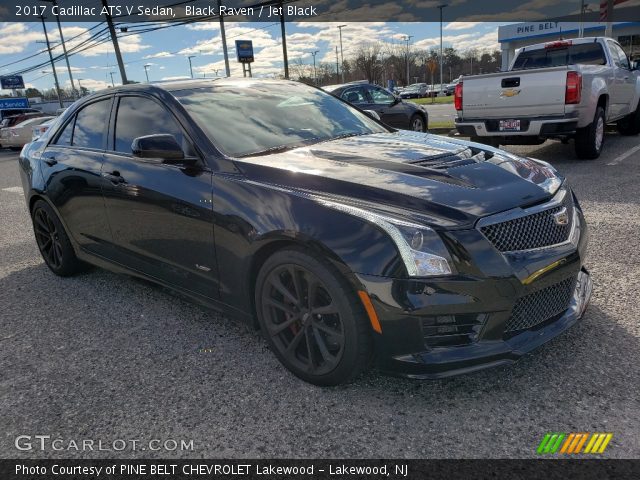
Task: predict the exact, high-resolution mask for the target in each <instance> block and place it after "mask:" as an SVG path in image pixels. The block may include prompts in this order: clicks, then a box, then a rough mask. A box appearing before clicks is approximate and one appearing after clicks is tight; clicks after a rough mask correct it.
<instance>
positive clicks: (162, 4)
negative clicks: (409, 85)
mask: <svg viewBox="0 0 640 480" xmlns="http://www.w3.org/2000/svg"><path fill="white" fill-rule="evenodd" d="M601 1H602V4H601ZM609 3H610V4H611V5H615V6H614V7H613V8H612V9H611V11H609V9H608V8H607V6H608V4H609ZM440 6H442V8H439V7H440ZM581 7H582V10H583V12H582V14H581V13H580V10H581ZM441 10H442V12H441ZM441 13H442V17H443V20H444V21H446V22H454V21H472V22H530V21H565V22H571V21H575V22H580V21H584V22H600V21H624V22H634V21H635V22H637V21H640V5H638V2H637V1H636V0H615V1H613V0H612V1H610V2H608V1H607V0H584V2H582V1H580V0H564V1H557V2H549V1H540V0H511V1H507V0H482V1H480V0H396V1H389V0H57V1H56V2H55V3H54V2H53V1H46V2H45V1H34V0H3V1H2V3H1V5H0V21H1V22H39V21H41V17H45V20H46V21H54V20H55V19H56V16H57V17H58V18H59V19H60V21H62V22H97V21H102V20H104V19H105V15H107V14H109V15H111V16H112V18H113V20H114V21H116V22H122V23H137V22H182V23H185V22H186V23H189V22H202V21H217V20H218V19H219V17H220V16H221V15H222V16H224V17H225V18H226V19H228V20H230V21H247V22H273V21H278V20H279V19H280V16H281V15H282V16H284V18H285V20H286V21H295V22H344V21H349V22H438V21H440V14H441Z"/></svg>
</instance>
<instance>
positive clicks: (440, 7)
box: [438, 4, 447, 95]
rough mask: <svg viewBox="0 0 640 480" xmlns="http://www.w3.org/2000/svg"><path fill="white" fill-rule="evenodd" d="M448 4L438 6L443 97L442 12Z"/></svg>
mask: <svg viewBox="0 0 640 480" xmlns="http://www.w3.org/2000/svg"><path fill="white" fill-rule="evenodd" d="M446 6H447V5H446V4H442V5H438V9H439V10H440V95H442V67H443V64H444V57H443V51H442V10H443V9H444V7H446Z"/></svg>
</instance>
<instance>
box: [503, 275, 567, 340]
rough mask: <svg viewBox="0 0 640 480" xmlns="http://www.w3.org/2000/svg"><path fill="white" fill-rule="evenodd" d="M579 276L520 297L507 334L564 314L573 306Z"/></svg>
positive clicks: (508, 322)
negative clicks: (572, 301) (572, 300)
mask: <svg viewBox="0 0 640 480" xmlns="http://www.w3.org/2000/svg"><path fill="white" fill-rule="evenodd" d="M577 278H578V277H577V275H574V276H572V277H569V278H566V279H564V280H562V281H561V282H558V283H556V284H553V285H550V286H548V287H545V288H543V289H541V290H538V291H537V292H533V293H530V294H528V295H525V296H523V297H520V298H519V299H518V300H517V301H516V303H515V305H514V307H513V310H512V311H511V317H510V318H509V320H508V321H507V324H506V326H505V333H510V332H517V331H519V330H527V329H529V328H533V327H535V326H536V325H539V324H541V323H542V322H545V321H547V320H550V319H552V318H553V317H556V316H558V315H560V314H561V313H564V312H565V311H566V310H567V309H568V308H569V305H570V304H571V299H572V297H573V292H574V290H575V288H576V281H577Z"/></svg>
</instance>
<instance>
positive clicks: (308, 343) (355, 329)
mask: <svg viewBox="0 0 640 480" xmlns="http://www.w3.org/2000/svg"><path fill="white" fill-rule="evenodd" d="M255 305H256V313H257V316H258V321H259V323H260V327H261V330H262V333H263V335H264V337H265V338H266V340H267V342H268V344H269V346H270V348H271V350H273V352H274V353H275V355H276V356H277V357H278V359H279V360H280V362H281V363H282V364H283V365H284V366H285V367H286V368H288V369H289V370H290V371H291V372H292V373H294V374H295V375H296V376H298V377H300V378H301V379H303V380H305V381H307V382H310V383H313V384H315V385H322V386H330V385H338V384H341V383H345V382H349V381H350V380H352V379H353V378H355V377H356V376H357V375H359V374H360V373H362V372H363V371H364V370H365V369H366V368H367V367H368V365H369V361H370V359H371V352H372V345H371V333H370V325H369V323H368V321H367V320H366V315H365V313H364V309H363V307H362V304H361V303H360V300H359V298H358V297H357V296H356V295H355V292H353V289H352V288H351V286H350V285H349V284H348V282H347V281H346V280H345V279H344V278H343V277H342V276H341V275H340V273H339V272H338V271H337V270H335V268H334V267H333V266H332V265H331V264H330V263H329V262H327V261H326V260H324V259H323V258H322V257H320V256H316V255H310V254H309V253H307V252H305V251H302V250H298V249H286V250H280V251H278V252H276V253H275V254H274V255H273V256H271V257H270V258H269V259H268V260H267V261H266V262H265V264H264V265H263V266H262V268H261V269H260V272H259V273H258V277H257V279H256V288H255Z"/></svg>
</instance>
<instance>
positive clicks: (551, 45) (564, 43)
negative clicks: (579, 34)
mask: <svg viewBox="0 0 640 480" xmlns="http://www.w3.org/2000/svg"><path fill="white" fill-rule="evenodd" d="M572 44H573V42H572V41H571V40H557V41H555V42H548V43H545V44H544V48H545V49H547V50H553V49H554V48H567V47H570V46H571V45H572Z"/></svg>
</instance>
